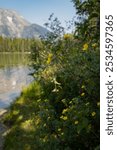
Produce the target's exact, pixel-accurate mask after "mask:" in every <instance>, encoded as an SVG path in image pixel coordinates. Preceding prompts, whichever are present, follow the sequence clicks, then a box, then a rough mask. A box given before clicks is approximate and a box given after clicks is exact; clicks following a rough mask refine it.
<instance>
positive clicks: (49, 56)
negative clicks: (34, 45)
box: [46, 53, 53, 64]
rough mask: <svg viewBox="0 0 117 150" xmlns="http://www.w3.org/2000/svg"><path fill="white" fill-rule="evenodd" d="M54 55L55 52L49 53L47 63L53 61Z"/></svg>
mask: <svg viewBox="0 0 117 150" xmlns="http://www.w3.org/2000/svg"><path fill="white" fill-rule="evenodd" d="M52 56H53V54H52V53H50V54H49V55H48V59H47V62H46V63H47V64H50V63H51V61H52Z"/></svg>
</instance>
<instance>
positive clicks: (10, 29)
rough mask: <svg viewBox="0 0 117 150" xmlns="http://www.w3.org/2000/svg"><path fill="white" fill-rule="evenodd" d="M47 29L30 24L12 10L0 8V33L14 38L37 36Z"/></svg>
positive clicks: (42, 34)
mask: <svg viewBox="0 0 117 150" xmlns="http://www.w3.org/2000/svg"><path fill="white" fill-rule="evenodd" d="M48 32H49V31H48V30H47V29H46V28H44V27H42V26H40V25H38V24H31V23H30V22H29V21H27V20H26V19H24V17H23V16H21V15H20V14H19V13H17V12H16V11H14V10H9V9H2V8H0V35H1V36H3V37H12V38H14V37H16V38H39V37H40V36H45V35H46V34H47V33H48Z"/></svg>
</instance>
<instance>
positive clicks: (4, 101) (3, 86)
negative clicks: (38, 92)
mask: <svg viewBox="0 0 117 150" xmlns="http://www.w3.org/2000/svg"><path fill="white" fill-rule="evenodd" d="M28 61H29V54H22V53H12V54H11V53H0V108H6V107H8V106H9V105H10V103H11V102H13V100H15V99H16V97H18V96H19V95H20V93H21V91H22V88H23V87H25V86H27V85H28V84H29V83H30V82H31V81H32V80H33V78H32V76H30V75H29V74H30V73H31V69H30V68H29V66H28Z"/></svg>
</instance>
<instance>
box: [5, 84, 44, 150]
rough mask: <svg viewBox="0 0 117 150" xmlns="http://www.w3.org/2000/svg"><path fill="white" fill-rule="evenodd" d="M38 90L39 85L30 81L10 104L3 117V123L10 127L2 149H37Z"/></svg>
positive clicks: (38, 120)
mask: <svg viewBox="0 0 117 150" xmlns="http://www.w3.org/2000/svg"><path fill="white" fill-rule="evenodd" d="M40 92H41V90H40V87H39V85H38V84H37V83H32V84H31V85H30V86H29V87H28V88H27V89H23V92H22V93H21V96H20V97H19V98H18V99H17V100H16V101H15V102H14V103H13V104H12V105H11V107H10V111H9V112H8V113H7V115H6V116H5V117H4V119H3V122H4V124H6V125H7V126H8V127H9V128H10V131H9V133H8V134H7V136H6V139H5V144H4V150H16V149H17V150H39V146H38V144H37V143H39V137H38V134H37V130H38V129H37V128H38V124H39V122H40V118H39V115H38V113H37V112H38V111H39V106H38V103H37V100H38V98H39V95H40Z"/></svg>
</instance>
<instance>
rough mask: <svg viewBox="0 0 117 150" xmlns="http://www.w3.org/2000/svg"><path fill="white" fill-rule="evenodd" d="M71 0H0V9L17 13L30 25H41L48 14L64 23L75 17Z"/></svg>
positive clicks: (45, 20)
mask: <svg viewBox="0 0 117 150" xmlns="http://www.w3.org/2000/svg"><path fill="white" fill-rule="evenodd" d="M73 5H74V4H73V2H71V0H0V8H7V9H13V10H16V11H18V12H19V13H20V14H21V15H22V16H24V18H26V19H27V20H28V21H30V22H32V23H38V24H40V25H43V24H44V23H46V22H47V20H48V18H49V16H50V14H52V13H54V16H55V17H58V18H59V20H60V21H61V22H62V23H64V20H66V21H69V20H71V19H72V17H73V16H75V8H74V7H73Z"/></svg>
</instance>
